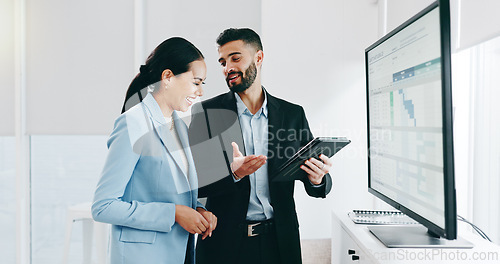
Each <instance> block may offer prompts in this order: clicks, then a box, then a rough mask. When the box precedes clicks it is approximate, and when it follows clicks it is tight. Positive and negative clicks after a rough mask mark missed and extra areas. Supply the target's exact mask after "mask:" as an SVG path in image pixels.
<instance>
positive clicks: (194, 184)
mask: <svg viewBox="0 0 500 264" xmlns="http://www.w3.org/2000/svg"><path fill="white" fill-rule="evenodd" d="M172 119H173V122H174V124H175V127H176V129H177V134H178V135H179V139H180V141H181V144H182V148H183V149H184V152H185V153H186V158H187V162H188V175H187V180H188V184H189V187H190V190H191V191H192V192H193V193H192V196H191V200H192V201H191V204H192V207H196V205H197V200H198V178H197V174H196V168H195V165H194V160H193V155H192V153H191V147H190V145H189V139H188V128H187V126H186V123H184V121H182V119H180V118H179V116H178V115H177V113H176V112H175V111H174V113H173V114H172Z"/></svg>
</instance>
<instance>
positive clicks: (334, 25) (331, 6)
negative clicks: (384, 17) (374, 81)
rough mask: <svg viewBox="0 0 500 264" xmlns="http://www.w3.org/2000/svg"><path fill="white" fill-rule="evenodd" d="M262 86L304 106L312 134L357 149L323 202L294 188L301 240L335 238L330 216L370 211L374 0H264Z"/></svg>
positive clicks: (335, 174) (337, 165)
mask: <svg viewBox="0 0 500 264" xmlns="http://www.w3.org/2000/svg"><path fill="white" fill-rule="evenodd" d="M262 10H263V11H262V40H263V44H264V54H265V57H264V64H263V68H262V69H263V82H262V83H263V85H264V86H265V87H267V89H268V91H269V92H270V93H271V94H274V95H276V96H278V97H281V98H284V99H286V100H288V101H291V102H294V103H297V104H300V105H302V106H303V107H304V109H305V111H306V115H307V117H308V120H309V125H310V127H311V130H312V131H313V133H314V135H315V136H346V137H348V138H349V139H350V140H352V143H351V144H350V145H349V146H347V147H346V148H345V149H343V150H341V151H340V152H339V153H338V154H337V155H335V157H334V158H333V163H334V167H333V168H332V171H331V175H332V178H333V183H334V185H333V189H332V192H331V193H330V194H329V195H328V197H327V198H326V199H324V200H321V199H313V198H310V197H308V196H307V194H305V191H304V188H303V186H302V184H300V183H299V184H297V187H296V191H295V200H296V203H297V211H298V216H299V222H300V231H301V236H302V238H306V239H308V238H326V237H330V234H331V232H330V225H331V224H330V222H331V217H330V215H331V210H332V209H333V210H342V211H347V210H350V209H353V207H356V208H367V207H368V206H371V196H370V195H369V194H368V192H367V186H368V185H367V159H366V155H367V154H366V101H365V97H366V96H365V91H366V87H365V77H364V76H365V75H364V74H365V73H364V72H365V71H364V49H365V48H366V47H368V46H369V45H370V44H372V43H373V42H375V40H376V39H377V21H378V13H377V12H378V7H377V5H376V4H374V3H373V1H347V0H334V1H321V0H312V1H307V2H303V1H263V3H262Z"/></svg>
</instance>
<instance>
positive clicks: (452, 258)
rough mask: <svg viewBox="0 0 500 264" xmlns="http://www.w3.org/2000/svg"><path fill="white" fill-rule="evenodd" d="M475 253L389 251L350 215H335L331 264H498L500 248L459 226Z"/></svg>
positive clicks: (333, 215) (365, 226)
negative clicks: (350, 217)
mask: <svg viewBox="0 0 500 264" xmlns="http://www.w3.org/2000/svg"><path fill="white" fill-rule="evenodd" d="M458 230H459V234H458V235H459V236H461V237H463V238H464V239H466V240H468V241H469V242H471V243H472V244H474V247H473V248H472V249H429V248H427V249H422V248H420V249H416V248H387V247H385V246H384V245H383V244H382V243H381V242H380V241H379V240H378V239H377V238H376V237H374V236H373V235H372V234H371V233H370V231H369V230H368V228H367V225H360V224H354V223H353V222H352V221H351V219H349V217H348V216H347V212H332V264H345V263H357V264H359V263H363V264H401V263H410V264H413V263H415V264H416V263H418V264H438V263H439V264H441V263H453V264H462V263H464V264H465V263H467V264H469V263H481V264H490V263H491V264H493V263H494V264H499V263H500V246H498V245H496V244H494V243H491V242H488V241H487V240H484V239H483V238H481V237H480V236H478V235H476V234H474V233H471V232H469V231H467V228H466V225H461V224H460V222H459V226H458Z"/></svg>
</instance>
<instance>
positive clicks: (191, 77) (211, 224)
mask: <svg viewBox="0 0 500 264" xmlns="http://www.w3.org/2000/svg"><path fill="white" fill-rule="evenodd" d="M205 77H206V65H205V61H204V57H203V55H202V54H201V52H200V51H199V50H198V49H197V48H196V47H195V46H194V45H193V44H191V43H190V42H189V41H187V40H185V39H183V38H177V37H176V38H170V39H167V40H165V41H164V42H163V43H161V44H160V45H159V46H158V47H157V48H156V49H155V50H154V51H153V52H152V53H151V55H149V57H148V59H147V60H146V64H145V65H142V66H141V68H140V73H139V74H138V75H137V76H136V77H135V78H134V80H133V81H132V83H131V84H130V86H129V88H128V91H127V96H126V100H125V104H124V107H123V110H125V109H126V108H129V107H130V105H131V104H130V101H131V100H132V99H133V97H134V96H135V95H138V96H139V98H140V100H139V101H142V102H138V101H136V103H137V104H136V105H135V106H133V107H131V108H130V109H128V110H127V111H126V112H124V113H122V115H120V116H119V117H118V118H117V119H116V121H115V126H114V129H113V132H112V133H111V135H110V138H109V140H108V148H109V152H108V156H107V159H106V163H105V165H104V169H103V171H102V175H101V179H100V181H99V183H98V185H97V189H96V191H95V195H94V203H93V205H92V216H93V218H94V219H95V220H96V221H100V222H105V223H110V224H112V231H111V241H110V244H111V245H110V258H111V263H112V264H118V263H120V264H122V263H123V264H125V263H130V264H137V263H151V264H157V263H169V264H170V263H173V264H182V263H194V234H202V235H203V237H202V239H205V238H206V237H207V236H211V234H212V231H213V230H214V229H215V226H216V222H217V218H216V217H215V216H214V215H213V214H212V213H211V212H208V211H206V210H205V209H204V208H203V206H202V205H201V204H200V203H199V202H198V201H197V196H198V193H197V192H198V191H197V188H198V186H197V177H196V171H195V167H194V163H193V158H192V155H191V151H190V149H189V143H188V136H187V127H186V124H185V123H184V122H183V121H182V120H181V119H179V118H178V116H177V114H176V111H183V112H185V111H187V110H188V108H189V107H190V106H191V104H192V102H193V100H194V99H195V98H196V97H198V96H201V95H202V94H203V90H202V84H203V81H204V80H205ZM145 87H147V89H146V88H145ZM145 90H149V92H147V93H145ZM151 90H152V91H151ZM142 95H145V97H144V99H142Z"/></svg>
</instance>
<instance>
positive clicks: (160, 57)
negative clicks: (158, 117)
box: [122, 37, 205, 113]
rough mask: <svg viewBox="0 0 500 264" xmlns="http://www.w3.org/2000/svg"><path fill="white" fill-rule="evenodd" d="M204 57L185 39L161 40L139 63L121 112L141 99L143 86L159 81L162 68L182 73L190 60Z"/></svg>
mask: <svg viewBox="0 0 500 264" xmlns="http://www.w3.org/2000/svg"><path fill="white" fill-rule="evenodd" d="M204 58H205V57H203V54H201V51H200V50H198V49H197V48H196V47H195V46H194V45H193V44H192V43H191V42H189V41H187V40H186V39H183V38H180V37H173V38H169V39H167V40H165V41H163V42H162V43H161V44H160V45H158V47H156V48H155V49H154V50H153V52H151V54H150V55H149V57H148V58H147V59H146V64H144V65H141V67H140V72H139V73H138V74H137V75H136V76H135V78H134V79H133V80H132V82H131V83H130V85H129V87H128V89H127V94H126V95H125V102H124V103H123V107H122V113H123V112H125V111H127V110H128V109H129V108H131V107H132V106H134V105H136V104H137V103H139V102H141V101H142V98H143V97H144V96H145V94H146V93H147V89H145V88H147V87H148V86H150V85H153V86H154V85H155V84H156V83H157V82H159V81H160V80H161V75H162V73H163V71H164V70H166V69H170V70H171V71H172V73H173V74H174V75H178V74H182V73H185V72H187V71H188V70H189V64H190V63H191V62H193V61H197V60H202V59H204ZM155 89H156V87H155ZM135 95H137V96H135Z"/></svg>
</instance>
